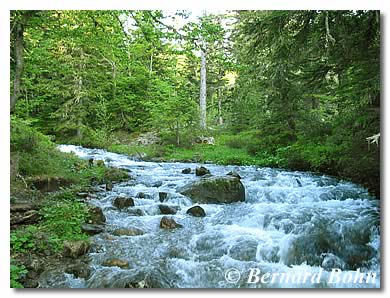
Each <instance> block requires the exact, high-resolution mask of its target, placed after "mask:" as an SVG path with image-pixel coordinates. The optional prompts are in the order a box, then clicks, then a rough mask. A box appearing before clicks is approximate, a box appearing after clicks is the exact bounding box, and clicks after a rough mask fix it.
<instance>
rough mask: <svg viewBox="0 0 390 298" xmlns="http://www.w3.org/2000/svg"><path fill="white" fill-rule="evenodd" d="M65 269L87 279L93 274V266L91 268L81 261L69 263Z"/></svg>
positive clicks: (75, 275)
mask: <svg viewBox="0 0 390 298" xmlns="http://www.w3.org/2000/svg"><path fill="white" fill-rule="evenodd" d="M64 271H65V272H66V273H69V274H73V275H74V277H76V278H84V279H87V278H88V277H89V276H90V275H91V268H89V265H88V264H86V263H83V262H80V261H77V262H75V263H71V264H68V265H67V266H66V267H65V270H64Z"/></svg>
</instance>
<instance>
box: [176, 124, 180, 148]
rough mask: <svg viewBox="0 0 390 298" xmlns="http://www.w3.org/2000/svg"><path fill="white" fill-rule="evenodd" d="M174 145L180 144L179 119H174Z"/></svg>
mask: <svg viewBox="0 0 390 298" xmlns="http://www.w3.org/2000/svg"><path fill="white" fill-rule="evenodd" d="M176 145H177V146H180V127H179V120H176Z"/></svg>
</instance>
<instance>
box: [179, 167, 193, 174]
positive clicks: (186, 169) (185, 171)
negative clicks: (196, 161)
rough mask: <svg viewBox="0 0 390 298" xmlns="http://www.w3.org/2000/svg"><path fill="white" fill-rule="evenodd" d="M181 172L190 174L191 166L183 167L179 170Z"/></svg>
mask: <svg viewBox="0 0 390 298" xmlns="http://www.w3.org/2000/svg"><path fill="white" fill-rule="evenodd" d="M181 172H182V173H183V174H191V168H185V169H183V170H182V171H181Z"/></svg>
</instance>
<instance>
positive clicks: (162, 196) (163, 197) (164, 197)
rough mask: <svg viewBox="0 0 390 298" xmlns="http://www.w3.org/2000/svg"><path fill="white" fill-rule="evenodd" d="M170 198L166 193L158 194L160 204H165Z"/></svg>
mask: <svg viewBox="0 0 390 298" xmlns="http://www.w3.org/2000/svg"><path fill="white" fill-rule="evenodd" d="M167 197H168V194H167V193H166V192H159V193H158V198H159V200H160V202H164V201H165V200H166V199H167Z"/></svg>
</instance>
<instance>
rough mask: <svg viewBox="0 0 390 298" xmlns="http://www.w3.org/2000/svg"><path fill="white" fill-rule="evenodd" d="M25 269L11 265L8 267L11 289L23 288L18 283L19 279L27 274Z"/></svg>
mask: <svg viewBox="0 0 390 298" xmlns="http://www.w3.org/2000/svg"><path fill="white" fill-rule="evenodd" d="M27 272H28V271H27V270H26V267H24V266H17V265H13V264H11V266H10V282H11V285H10V286H11V288H23V285H22V284H21V283H20V279H21V278H22V277H23V276H24V275H25V274H27Z"/></svg>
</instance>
